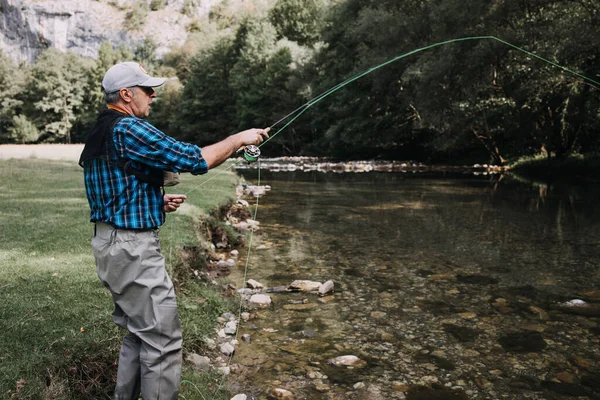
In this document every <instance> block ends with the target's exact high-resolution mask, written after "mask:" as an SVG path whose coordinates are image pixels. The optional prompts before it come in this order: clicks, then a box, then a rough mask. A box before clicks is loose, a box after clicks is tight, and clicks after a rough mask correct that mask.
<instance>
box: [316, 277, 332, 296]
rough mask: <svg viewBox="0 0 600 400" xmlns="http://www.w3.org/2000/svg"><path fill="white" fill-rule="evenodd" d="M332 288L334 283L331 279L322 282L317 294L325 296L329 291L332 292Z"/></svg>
mask: <svg viewBox="0 0 600 400" xmlns="http://www.w3.org/2000/svg"><path fill="white" fill-rule="evenodd" d="M333 288H334V284H333V281H332V280H329V281H327V282H325V283H323V284H322V285H321V286H320V287H319V296H326V295H328V294H329V293H333Z"/></svg>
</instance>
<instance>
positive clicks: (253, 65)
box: [0, 0, 600, 164]
mask: <svg viewBox="0 0 600 400" xmlns="http://www.w3.org/2000/svg"><path fill="white" fill-rule="evenodd" d="M467 3H468V4H466V3H465V2H464V0H448V1H444V2H438V1H433V0H406V1H402V2H399V1H397V0H345V1H334V0H330V1H327V0H278V1H277V2H276V3H275V4H274V6H273V7H272V8H271V10H270V11H269V12H268V13H266V14H265V15H260V16H258V15H255V16H252V17H246V18H244V19H242V20H241V21H239V23H238V25H237V27H236V29H235V30H233V32H232V33H231V34H221V35H218V36H217V39H215V40H212V41H211V42H210V44H208V45H207V43H206V40H205V37H204V36H203V35H202V32H198V33H196V36H195V37H194V38H191V39H190V41H189V42H188V44H186V46H182V47H178V48H174V49H173V50H172V51H171V52H169V53H168V54H166V55H165V56H164V57H162V59H160V60H159V59H157V58H156V57H155V56H154V54H153V52H154V49H155V46H154V45H153V43H151V42H150V41H146V42H144V43H143V44H142V45H140V46H138V48H137V49H135V50H131V49H126V48H116V49H115V48H113V46H111V45H110V44H108V43H106V44H104V45H102V47H101V49H100V52H99V55H98V58H97V59H96V60H92V59H86V58H82V57H78V56H75V55H73V54H70V53H60V52H58V51H56V50H53V49H48V50H47V51H46V52H44V53H43V54H42V55H41V56H40V57H39V58H38V59H37V61H36V62H35V64H33V65H31V66H29V67H26V68H17V67H16V66H14V65H12V64H11V62H10V61H9V60H8V59H7V58H6V57H5V56H2V55H0V95H1V97H0V99H1V100H0V102H1V103H0V104H1V107H2V108H1V110H0V141H1V142H4V143H10V142H18V143H34V142H67V143H70V142H81V141H82V140H84V137H85V133H86V131H87V129H88V128H89V126H90V124H91V123H92V122H93V120H94V118H95V116H96V114H97V112H98V110H99V109H101V107H102V93H101V91H100V82H101V80H102V76H103V74H104V72H105V71H106V69H108V68H109V67H110V66H111V65H113V64H114V63H115V62H118V61H124V60H132V59H135V60H138V61H141V62H142V63H143V64H144V66H145V67H146V68H147V69H149V70H151V71H152V72H153V73H155V74H157V75H161V76H177V77H178V80H177V81H174V82H169V84H167V85H166V86H165V88H163V89H161V91H160V92H159V99H158V101H156V103H155V105H154V106H153V111H152V113H151V116H150V120H151V122H152V123H154V124H155V125H156V126H158V127H159V128H161V129H163V130H164V131H165V132H166V133H168V134H170V135H172V136H174V137H176V138H178V139H181V140H185V141H189V142H193V143H197V144H199V145H205V144H208V143H212V142H214V141H215V140H218V139H221V138H222V137H224V136H225V135H228V134H230V133H233V132H235V131H237V130H240V129H245V128H249V127H265V126H269V125H271V124H272V123H273V122H275V121H277V120H279V119H280V118H281V117H282V116H283V115H286V114H287V113H288V112H290V111H291V110H294V109H296V108H297V107H298V106H299V105H301V104H304V103H305V102H307V101H309V100H310V99H312V98H314V97H315V96H317V95H318V94H320V93H323V92H324V91H326V90H328V89H330V88H332V87H334V86H335V85H337V84H339V83H340V82H342V81H344V80H345V79H347V78H349V77H351V76H354V75H356V74H358V73H361V72H363V71H365V70H367V69H369V68H370V67H372V66H374V65H377V64H379V63H382V62H384V61H386V60H389V59H392V58H393V57H396V56H398V55H400V54H404V53H407V52H409V51H411V50H414V49H417V48H421V47H424V46H427V45H430V44H433V43H437V42H441V41H445V40H449V39H454V38H459V37H472V36H495V37H498V38H500V39H503V40H505V41H507V42H510V43H512V44H515V45H517V46H519V47H522V48H524V49H525V50H527V51H529V52H531V53H534V54H536V55H539V56H541V57H544V58H546V59H549V60H550V61H552V62H555V63H558V64H560V65H563V66H565V67H568V68H569V69H572V70H574V71H577V72H579V73H581V74H583V75H585V76H587V77H590V78H591V79H593V80H595V81H600V10H599V9H598V7H597V5H596V4H595V0H577V1H566V0H555V1H550V0H530V1H527V2H506V1H501V0H492V1H489V0H486V1H484V0H469V1H468V2H467ZM190 43H191V44H190ZM599 131H600V87H599V86H598V85H595V84H594V83H592V82H588V81H586V80H584V79H581V78H579V77H576V76H574V75H571V74H569V73H566V72H564V71H562V70H561V69H559V68H556V67H555V66H552V65H550V64H547V63H544V62H542V61H540V60H538V59H536V58H535V57H531V56H528V55H527V54H524V53H522V52H519V51H516V50H515V49H513V48H511V47H510V46H506V45H503V44H502V43H499V42H497V41H493V40H483V39H482V40H470V41H465V42H459V43H452V44H448V45H444V46H439V47H436V48H433V49H431V50H427V51H423V52H420V53H418V54H415V55H412V56H409V57H406V58H403V59H401V60H399V61H397V62H395V63H393V64H389V65H387V66H385V67H383V68H381V69H378V70H377V71H375V72H373V73H371V74H369V75H367V76H365V77H363V78H361V79H359V80H357V81H355V82H353V83H352V84H350V85H348V86H346V87H344V88H343V89H341V90H339V91H337V92H336V93H335V94H333V95H331V96H329V97H327V98H326V99H325V100H323V101H321V102H319V103H318V104H315V105H314V106H312V107H311V108H310V109H309V110H308V111H307V112H306V113H304V114H303V115H302V116H301V117H300V118H298V120H296V121H295V122H294V123H293V124H292V125H290V126H289V127H288V128H287V129H286V130H285V131H283V132H281V134H279V135H278V136H277V137H276V138H275V139H274V140H272V141H271V142H269V144H268V145H267V146H265V147H263V152H264V153H265V154H267V155H272V156H273V155H317V156H332V157H338V158H383V159H413V160H419V161H427V162H443V163H459V162H470V161H479V162H491V163H495V164H504V163H506V162H507V161H508V160H512V159H516V158H518V157H521V156H527V155H533V154H540V153H541V154H543V155H545V156H546V157H548V158H556V159H563V158H565V157H567V156H569V155H571V154H573V153H583V154H588V153H597V152H598V150H599V145H600V135H598V132H599Z"/></svg>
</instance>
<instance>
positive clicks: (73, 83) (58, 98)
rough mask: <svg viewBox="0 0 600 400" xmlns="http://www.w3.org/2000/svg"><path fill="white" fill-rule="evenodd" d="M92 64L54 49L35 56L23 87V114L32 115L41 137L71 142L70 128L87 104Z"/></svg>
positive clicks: (47, 139) (48, 139)
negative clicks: (25, 84) (24, 101)
mask: <svg viewBox="0 0 600 400" xmlns="http://www.w3.org/2000/svg"><path fill="white" fill-rule="evenodd" d="M92 68H93V63H92V62H87V61H86V60H85V59H83V58H81V57H78V56H76V55H74V54H72V53H62V52H60V51H58V50H55V49H48V50H46V51H45V52H44V53H42V54H41V55H40V56H39V57H38V59H37V60H36V63H35V64H34V65H33V67H32V68H31V71H30V77H29V82H28V84H27V88H26V98H27V99H28V100H29V101H28V102H27V104H28V105H29V110H27V111H28V112H27V114H28V115H30V116H32V119H33V121H34V122H35V124H36V126H37V127H38V128H39V129H40V131H41V133H42V138H43V139H44V140H46V141H61V142H65V143H71V128H72V127H73V125H74V123H75V122H76V120H77V118H78V116H79V114H80V113H81V112H83V111H84V110H85V109H86V108H87V107H88V106H89V105H88V104H85V102H84V99H85V95H86V92H87V76H88V73H89V71H90V70H91V69H92ZM36 112H37V113H36ZM34 115H35V117H33V116H34Z"/></svg>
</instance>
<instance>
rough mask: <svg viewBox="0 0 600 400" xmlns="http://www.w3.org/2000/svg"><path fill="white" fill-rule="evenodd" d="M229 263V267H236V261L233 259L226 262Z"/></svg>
mask: <svg viewBox="0 0 600 400" xmlns="http://www.w3.org/2000/svg"><path fill="white" fill-rule="evenodd" d="M225 262H226V263H227V266H228V267H233V266H234V265H235V260H234V259H233V258H230V259H229V260H227V261H225Z"/></svg>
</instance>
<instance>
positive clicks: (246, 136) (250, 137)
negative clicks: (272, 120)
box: [236, 128, 271, 146]
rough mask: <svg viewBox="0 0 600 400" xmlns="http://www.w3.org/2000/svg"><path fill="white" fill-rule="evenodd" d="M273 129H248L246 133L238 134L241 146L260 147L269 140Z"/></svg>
mask: <svg viewBox="0 0 600 400" xmlns="http://www.w3.org/2000/svg"><path fill="white" fill-rule="evenodd" d="M270 130H271V128H266V129H248V130H246V131H242V132H238V133H237V134H236V135H238V136H239V138H240V141H241V146H248V145H251V144H253V145H255V146H258V145H259V144H261V143H262V142H263V140H265V139H268V138H269V131H270Z"/></svg>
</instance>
